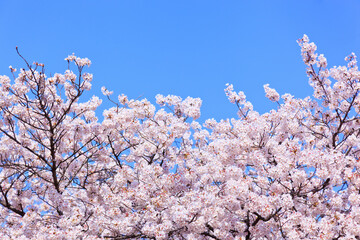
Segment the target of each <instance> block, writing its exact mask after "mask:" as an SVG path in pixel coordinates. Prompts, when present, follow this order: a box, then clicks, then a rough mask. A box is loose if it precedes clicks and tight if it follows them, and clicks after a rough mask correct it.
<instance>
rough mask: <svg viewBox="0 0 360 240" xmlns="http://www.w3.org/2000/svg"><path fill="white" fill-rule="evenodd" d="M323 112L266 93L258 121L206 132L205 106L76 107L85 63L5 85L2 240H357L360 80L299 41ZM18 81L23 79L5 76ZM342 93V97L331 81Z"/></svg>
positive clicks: (195, 101) (239, 101) (1, 101)
mask: <svg viewBox="0 0 360 240" xmlns="http://www.w3.org/2000/svg"><path fill="white" fill-rule="evenodd" d="M298 42H299V45H300V47H301V54H302V57H303V61H304V63H305V64H306V65H307V74H308V76H309V83H310V85H311V86H312V88H313V89H314V98H311V97H307V98H304V99H297V98H295V97H294V96H292V95H290V94H284V95H282V96H281V97H280V95H279V93H278V92H277V91H276V90H275V89H272V88H270V87H269V85H264V90H265V95H266V97H267V98H268V99H269V100H271V101H274V102H277V103H278V104H277V106H276V107H277V109H274V110H271V111H269V112H267V113H264V114H260V113H258V112H257V111H255V110H254V109H253V106H252V104H251V103H250V102H249V101H247V100H246V96H245V94H244V93H243V92H235V90H234V87H233V85H227V86H226V89H225V94H226V96H227V97H228V99H229V101H230V102H231V103H234V104H235V105H236V107H237V108H238V111H239V117H238V118H232V119H223V120H220V121H216V120H215V119H208V120H206V121H205V122H204V124H201V123H200V122H198V120H197V119H198V118H199V117H200V107H201V104H202V101H201V99H199V98H191V97H187V98H185V99H182V98H181V97H178V96H173V95H169V96H163V95H160V94H159V95H157V96H156V103H157V105H156V106H155V105H153V104H152V103H150V102H149V101H148V100H147V99H138V100H133V99H129V98H128V97H127V96H126V95H124V94H122V95H120V96H119V97H118V101H113V100H112V99H111V98H110V95H111V94H112V93H113V92H112V91H110V90H108V89H106V88H105V87H104V88H102V92H103V94H104V95H105V96H106V97H107V98H108V99H109V100H110V101H112V102H113V103H114V106H113V107H111V108H109V109H106V110H104V111H103V119H101V120H100V119H99V118H98V117H97V114H96V113H97V109H98V107H99V106H100V104H101V103H102V100H101V99H100V98H98V97H96V96H93V97H92V98H91V99H90V100H88V101H85V102H83V101H80V99H82V98H81V96H82V95H83V93H84V92H85V91H88V90H90V89H91V83H90V82H91V81H92V79H93V76H92V75H91V74H90V73H86V72H84V67H86V66H90V63H91V62H90V60H88V59H86V58H78V57H76V56H75V55H70V56H68V57H67V58H66V59H65V60H66V61H68V62H69V64H70V63H71V64H75V66H76V67H77V72H73V71H71V70H70V68H69V69H68V70H66V71H65V73H64V74H59V73H57V74H54V75H53V76H51V77H47V76H46V75H45V73H44V72H42V71H40V72H39V71H37V70H36V69H33V68H31V66H30V69H28V70H23V69H22V70H21V71H20V72H19V75H18V77H16V78H15V79H14V80H11V79H10V78H9V77H7V76H0V115H1V117H0V226H1V228H0V238H1V239H24V240H25V239H74V240H75V239H156V240H161V239H174V240H175V239H224V240H227V239H238V240H240V239H359V238H360V234H359V233H360V195H359V192H360V172H359V167H360V158H359V157H360V150H359V145H360V134H359V133H360V117H359V114H360V97H359V96H358V95H359V94H358V93H359V90H360V81H359V79H360V72H359V70H358V66H357V60H356V56H355V54H353V53H352V54H351V55H350V56H348V57H347V58H346V59H345V60H346V61H347V62H348V63H347V65H346V66H340V67H334V68H331V69H327V63H326V58H325V57H324V56H323V55H321V54H320V55H318V54H317V53H316V45H315V44H314V43H310V40H309V38H308V37H307V36H306V35H305V36H304V37H303V38H302V39H300V40H299V41H298ZM10 70H11V72H12V73H14V72H15V69H14V68H13V67H11V68H10ZM330 79H332V80H333V83H332V82H331V80H330Z"/></svg>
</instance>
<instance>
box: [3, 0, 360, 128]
mask: <svg viewBox="0 0 360 240" xmlns="http://www.w3.org/2000/svg"><path fill="white" fill-rule="evenodd" d="M359 15H360V1H358V0H349V1H348V0H343V1H335V0H313V1H310V0H304V1H291V0H287V1H285V0H284V1H276V0H272V1H269V0H264V1H255V0H254V1H211V0H208V1H200V0H199V1H196V0H194V1H149V0H147V1H145V0H144V1H135V0H134V1H119V0H117V1H110V0H108V1H91V0H87V1H81V0H77V1H68V0H62V1H45V0H44V1H25V0H24V1H17V0H12V1H0V75H10V72H9V69H8V66H9V65H12V66H14V67H17V68H20V67H25V65H24V63H23V62H22V61H21V59H20V58H19V57H18V56H17V54H16V51H15V47H16V46H18V47H19V49H20V51H21V53H22V55H23V56H24V57H25V58H26V59H28V60H29V62H33V61H38V62H42V63H45V65H46V69H47V74H48V75H49V74H50V73H52V74H53V73H56V72H60V73H62V72H64V70H65V69H66V66H67V64H66V62H65V61H64V60H63V59H64V58H65V57H66V56H67V55H68V54H71V53H73V52H74V53H75V54H76V55H77V56H80V57H88V58H90V59H91V60H92V63H93V64H92V66H91V68H90V69H89V70H88V71H89V72H91V73H93V74H94V81H93V89H92V90H91V92H90V93H89V94H88V95H86V96H85V97H86V98H88V97H90V96H92V95H98V96H99V95H101V91H100V88H101V86H106V87H107V88H109V89H110V90H113V91H114V93H115V94H116V95H118V94H121V93H124V94H126V95H128V96H129V97H131V98H137V97H140V96H141V97H143V98H147V99H149V100H150V101H151V102H153V103H155V95H156V94H158V93H161V94H164V95H167V94H175V95H179V96H181V97H183V98H186V97H187V96H192V97H200V98H202V99H203V107H202V117H201V119H200V120H201V121H204V120H205V119H207V118H212V117H214V118H215V119H218V120H219V119H222V118H230V117H235V116H236V107H235V106H234V105H232V104H231V103H229V102H228V101H227V99H226V96H225V94H224V91H223V89H224V88H225V84H226V83H233V84H234V86H235V89H236V90H237V91H239V90H242V91H244V92H245V94H246V95H247V97H248V99H249V100H250V101H251V102H252V103H253V105H254V107H255V109H256V110H258V111H259V112H261V113H264V112H266V111H268V110H270V109H271V108H276V105H275V104H274V103H271V102H270V101H268V100H267V99H266V98H265V94H264V90H263V85H264V84H266V83H269V84H270V87H273V88H276V89H277V90H278V92H279V93H280V94H284V93H291V94H293V95H295V96H296V97H306V96H308V95H311V94H312V92H311V88H310V87H309V86H308V79H307V76H306V73H305V66H304V64H303V63H302V60H301V56H300V48H299V46H298V45H297V43H296V40H297V39H299V38H301V37H302V35H303V34H304V33H306V34H307V35H308V36H309V37H310V40H311V41H314V42H315V43H316V44H317V45H318V50H319V51H318V52H319V53H324V54H325V57H327V59H328V62H329V65H330V66H334V65H340V64H344V57H345V56H347V55H348V54H350V53H351V52H355V53H356V54H358V55H360V49H359V46H360V18H359ZM103 99H104V100H105V97H103ZM109 106H111V104H110V103H108V102H106V101H104V104H103V106H102V109H103V108H107V107H109ZM99 114H100V112H99Z"/></svg>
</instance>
